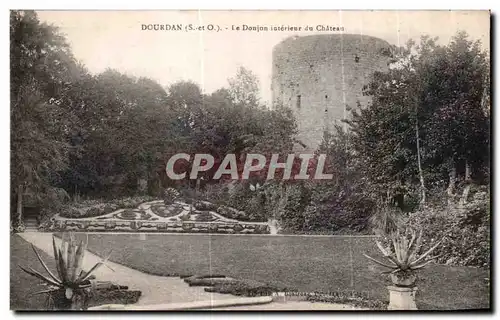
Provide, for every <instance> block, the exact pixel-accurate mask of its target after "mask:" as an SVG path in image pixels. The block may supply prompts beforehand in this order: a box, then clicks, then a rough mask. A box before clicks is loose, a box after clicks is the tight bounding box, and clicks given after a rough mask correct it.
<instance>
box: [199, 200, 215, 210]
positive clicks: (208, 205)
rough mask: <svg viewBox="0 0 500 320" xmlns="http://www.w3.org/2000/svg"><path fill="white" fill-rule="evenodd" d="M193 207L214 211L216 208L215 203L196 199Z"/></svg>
mask: <svg viewBox="0 0 500 320" xmlns="http://www.w3.org/2000/svg"><path fill="white" fill-rule="evenodd" d="M194 207H195V209H196V210H199V211H216V210H217V208H218V206H217V205H216V204H213V203H210V202H206V201H197V202H195V204H194Z"/></svg>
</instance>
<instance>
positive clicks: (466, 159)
mask: <svg viewBox="0 0 500 320" xmlns="http://www.w3.org/2000/svg"><path fill="white" fill-rule="evenodd" d="M490 19H491V17H490V12H489V11H449V10H448V11H397V10H393V11H374V10H366V11H312V10H311V11H201V10H198V11H197V10H185V11H172V10H171V11H166V10H165V11H161V10H156V11H64V10H59V11H47V10H45V11H44V10H42V11H32V10H31V11H30V10H11V11H10V88H11V89H10V99H11V100H10V116H11V118H10V124H11V140H10V142H11V149H10V155H11V158H10V163H11V169H10V170H11V173H10V175H11V179H10V196H11V211H10V214H11V220H10V221H11V224H10V230H11V235H10V248H11V249H10V252H11V256H10V307H11V309H12V310H16V311H23V310H89V311H90V310H130V311H132V310H157V311H179V310H183V311H190V310H221V311H222V310H262V311H275V310H308V311H318V310H330V311H351V312H366V311H373V310H387V311H388V310H413V311H415V312H418V311H427V310H448V311H451V310H483V311H488V310H491V307H492V306H491V303H490V298H491V287H490V279H491V275H490V267H491V264H490V262H491V245H490V244H491V223H490V221H491V220H490V215H491V207H490V185H491V162H490V157H491V153H490V150H491V149H490V146H491V134H490V131H491V125H490V123H491V122H490V120H491V119H490V110H491V103H490V101H491V100H490V91H491V89H490V82H491V80H490V64H491V56H490V47H491V44H490Z"/></svg>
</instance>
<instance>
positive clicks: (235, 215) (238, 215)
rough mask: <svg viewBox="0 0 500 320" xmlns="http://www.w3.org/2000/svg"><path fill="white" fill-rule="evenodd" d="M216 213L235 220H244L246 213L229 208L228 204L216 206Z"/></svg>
mask: <svg viewBox="0 0 500 320" xmlns="http://www.w3.org/2000/svg"><path fill="white" fill-rule="evenodd" d="M217 213H218V214H220V215H221V216H223V217H226V218H229V219H235V220H245V218H246V214H245V212H243V211H240V210H237V209H235V208H231V207H228V206H220V207H218V208H217Z"/></svg>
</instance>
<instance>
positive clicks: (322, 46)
mask: <svg viewBox="0 0 500 320" xmlns="http://www.w3.org/2000/svg"><path fill="white" fill-rule="evenodd" d="M389 47H390V45H389V43H387V42H386V41H384V40H381V39H378V38H374V37H370V36H365V35H350V34H330V35H313V36H305V37H292V38H288V39H286V40H284V41H282V42H281V43H279V44H278V45H276V46H275V48H274V50H273V71H272V74H273V78H272V88H271V89H272V93H273V103H277V104H282V105H284V106H288V107H289V108H291V109H292V110H293V111H294V113H295V116H296V118H297V123H298V129H299V135H298V138H299V139H300V140H301V141H302V142H304V143H305V144H306V145H307V148H306V150H314V149H316V147H317V146H318V145H319V143H320V142H321V140H322V138H323V132H324V130H325V128H326V129H331V128H333V126H334V125H335V123H338V124H341V122H340V121H341V120H342V119H344V118H346V117H349V113H350V112H349V111H348V109H349V108H355V107H356V105H357V102H358V101H359V102H360V103H361V104H362V105H366V104H367V103H368V102H369V98H368V97H366V96H363V92H362V91H363V86H364V85H366V84H367V83H368V81H369V78H370V77H371V76H372V75H373V72H374V71H382V70H388V61H389V54H390V50H389Z"/></svg>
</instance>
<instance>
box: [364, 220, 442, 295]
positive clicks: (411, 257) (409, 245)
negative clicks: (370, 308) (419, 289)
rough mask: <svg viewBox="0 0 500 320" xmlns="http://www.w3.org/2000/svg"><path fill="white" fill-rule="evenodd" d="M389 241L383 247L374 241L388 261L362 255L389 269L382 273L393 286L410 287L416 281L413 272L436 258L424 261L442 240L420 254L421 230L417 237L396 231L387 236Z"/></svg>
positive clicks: (406, 231)
mask: <svg viewBox="0 0 500 320" xmlns="http://www.w3.org/2000/svg"><path fill="white" fill-rule="evenodd" d="M408 236H411V238H410V239H408ZM389 241H390V243H389V245H388V246H387V247H384V245H382V243H381V242H380V241H379V240H376V243H377V247H378V248H379V249H380V251H381V252H382V254H383V255H384V257H385V258H386V259H387V260H388V261H387V262H381V261H379V260H377V259H375V258H372V257H370V256H369V255H367V254H363V255H364V256H365V257H366V258H368V259H370V260H371V261H373V262H375V263H376V264H378V265H381V266H383V267H386V268H389V269H390V270H389V271H386V272H384V273H386V274H390V276H391V280H392V282H393V284H394V285H395V286H400V287H411V286H413V285H414V284H415V282H416V280H417V277H416V272H415V271H417V270H419V269H422V268H423V267H425V266H427V265H428V264H429V263H431V262H432V261H433V260H434V259H435V258H437V256H434V257H430V258H428V259H427V260H425V258H427V257H428V256H429V255H430V254H431V253H432V251H434V250H435V249H436V248H437V247H438V246H439V245H440V244H441V241H442V240H440V241H437V242H436V243H435V244H434V245H433V246H432V247H431V248H430V249H429V250H427V251H425V252H424V253H422V254H421V253H420V251H421V249H422V230H420V231H419V234H418V236H417V232H416V231H415V230H411V231H410V232H408V230H405V232H404V233H401V232H400V231H399V230H397V231H396V232H393V233H391V234H389ZM391 244H392V246H391Z"/></svg>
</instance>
